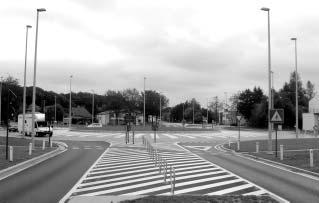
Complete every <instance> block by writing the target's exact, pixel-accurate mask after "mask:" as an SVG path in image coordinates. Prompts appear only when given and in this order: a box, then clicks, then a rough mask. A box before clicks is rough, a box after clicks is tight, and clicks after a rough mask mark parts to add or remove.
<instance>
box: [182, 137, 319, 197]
mask: <svg viewBox="0 0 319 203" xmlns="http://www.w3.org/2000/svg"><path fill="white" fill-rule="evenodd" d="M215 144H216V143H214V145H215ZM185 145H194V146H196V145H197V146H200V145H206V146H207V145H208V144H207V143H205V144H200V143H197V144H196V143H191V144H185ZM182 146H183V144H182ZM211 146H213V145H211ZM187 149H189V150H190V151H192V152H193V153H195V154H197V155H199V156H201V157H203V158H205V159H206V160H208V161H210V162H212V163H214V164H217V165H219V166H221V167H223V168H225V169H227V170H229V171H231V172H233V173H235V174H236V175H239V176H241V177H242V178H244V179H247V180H249V181H251V182H253V183H255V184H256V185H259V186H261V187H263V188H265V189H267V190H268V191H270V192H272V193H275V194H276V195H278V196H280V197H282V198H285V199H287V200H288V201H290V202H296V203H303V202H304V203H318V202H319V181H318V180H313V179H310V178H306V177H304V176H301V175H297V174H294V173H290V172H288V171H284V170H282V169H278V168H274V167H272V166H268V165H265V164H262V163H258V162H255V161H253V160H248V159H245V158H242V157H238V156H235V155H233V154H232V153H220V151H217V150H216V149H214V148H212V149H211V150H209V151H207V152H204V151H202V150H196V149H192V148H187Z"/></svg>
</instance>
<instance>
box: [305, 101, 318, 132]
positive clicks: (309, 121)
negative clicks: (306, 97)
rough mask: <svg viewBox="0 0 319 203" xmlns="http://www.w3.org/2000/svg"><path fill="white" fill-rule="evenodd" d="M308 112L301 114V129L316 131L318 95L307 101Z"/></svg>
mask: <svg viewBox="0 0 319 203" xmlns="http://www.w3.org/2000/svg"><path fill="white" fill-rule="evenodd" d="M308 105H309V106H308V109H309V112H308V113H303V114H302V130H304V131H317V132H318V130H319V96H318V95H317V96H315V97H314V98H312V99H311V100H310V101H309V104H308Z"/></svg>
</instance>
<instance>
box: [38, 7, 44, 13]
mask: <svg viewBox="0 0 319 203" xmlns="http://www.w3.org/2000/svg"><path fill="white" fill-rule="evenodd" d="M37 11H38V12H44V11H46V10H45V8H38V9H37Z"/></svg>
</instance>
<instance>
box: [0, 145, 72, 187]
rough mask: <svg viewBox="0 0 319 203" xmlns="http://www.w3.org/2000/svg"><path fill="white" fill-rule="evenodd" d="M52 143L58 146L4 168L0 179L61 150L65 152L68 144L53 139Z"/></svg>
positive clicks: (44, 159)
mask: <svg viewBox="0 0 319 203" xmlns="http://www.w3.org/2000/svg"><path fill="white" fill-rule="evenodd" d="M54 143H56V144H58V145H59V147H58V148H57V149H55V150H53V151H51V152H48V153H45V154H42V155H40V156H37V157H33V158H32V159H29V160H26V161H24V162H21V163H18V164H16V165H14V166H11V167H9V168H5V169H3V170H1V171H0V181H1V180H3V179H6V178H8V177H10V176H12V175H14V174H17V173H19V172H21V171H23V170H26V169H28V168H30V167H32V166H35V165H37V164H39V163H41V162H43V161H46V160H48V159H50V158H53V157H55V156H57V155H59V154H61V153H63V152H65V151H66V150H67V148H68V145H67V144H65V143H63V142H58V141H54Z"/></svg>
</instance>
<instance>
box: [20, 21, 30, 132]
mask: <svg viewBox="0 0 319 203" xmlns="http://www.w3.org/2000/svg"><path fill="white" fill-rule="evenodd" d="M29 28H32V26H31V25H27V26H26V37H25V56H24V80H23V107H22V109H23V110H22V111H23V116H22V136H23V137H24V135H25V129H24V125H25V123H24V121H25V100H26V77H27V56H28V30H29Z"/></svg>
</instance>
